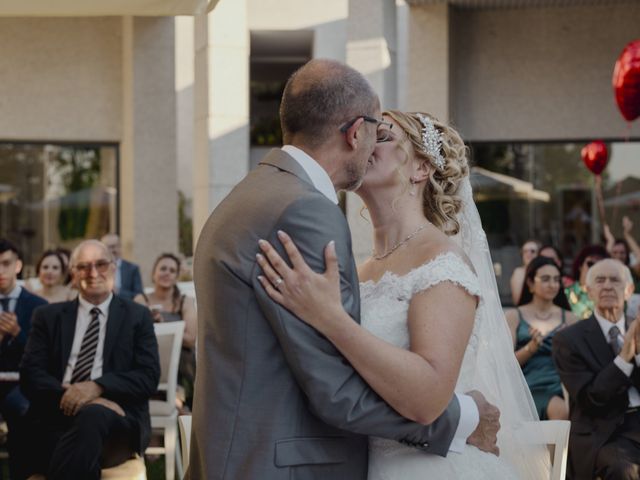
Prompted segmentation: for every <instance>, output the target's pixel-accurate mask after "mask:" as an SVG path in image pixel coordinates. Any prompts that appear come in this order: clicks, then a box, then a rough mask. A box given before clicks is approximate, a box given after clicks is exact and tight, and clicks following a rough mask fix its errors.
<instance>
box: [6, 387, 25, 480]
mask: <svg viewBox="0 0 640 480" xmlns="http://www.w3.org/2000/svg"><path fill="white" fill-rule="evenodd" d="M28 410H29V400H27V399H26V397H25V396H24V395H23V394H22V391H21V390H20V387H19V386H18V382H1V383H0V414H2V418H3V419H4V421H5V422H7V429H8V434H7V451H8V452H9V471H10V473H11V478H24V477H25V472H24V471H23V470H22V465H21V462H20V461H19V458H20V445H22V444H23V443H24V442H23V439H22V436H23V435H25V433H26V422H25V418H26V414H27V411H28Z"/></svg>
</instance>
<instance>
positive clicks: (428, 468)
mask: <svg viewBox="0 0 640 480" xmlns="http://www.w3.org/2000/svg"><path fill="white" fill-rule="evenodd" d="M441 282H452V283H455V284H457V285H459V286H460V287H462V288H464V289H465V290H466V291H467V292H469V293H470V294H471V295H474V296H477V297H479V298H481V289H480V285H479V282H478V278H477V277H476V275H475V274H474V273H473V272H472V270H471V269H470V268H469V266H468V265H467V264H466V263H465V261H464V260H463V259H462V258H460V256H458V255H457V254H455V253H452V252H448V253H443V254H441V255H438V256H437V257H436V258H434V259H433V260H431V261H429V262H428V263H425V264H424V265H422V266H420V267H418V268H416V269H414V270H412V271H410V272H409V273H407V274H405V275H402V276H398V275H395V274H394V273H392V272H386V273H385V274H384V275H383V277H382V278H381V279H380V280H379V281H378V282H372V281H368V282H364V283H361V284H360V295H361V305H362V306H361V321H362V325H363V326H364V327H365V328H366V329H367V330H369V331H370V332H372V333H373V334H374V335H376V336H378V337H380V338H381V339H383V340H385V341H387V342H389V343H392V344H393V345H396V346H398V347H401V348H404V349H408V348H409V342H410V339H409V330H408V325H407V312H408V309H409V303H410V301H411V298H412V297H413V296H414V295H415V294H416V293H419V292H421V291H425V290H427V289H429V288H431V287H433V286H435V285H437V284H439V283H441ZM481 322H482V319H481V318H479V316H478V315H476V321H475V323H474V327H473V330H472V334H471V338H470V340H469V344H468V346H467V349H466V351H465V355H464V359H463V362H462V367H461V370H460V376H459V378H458V382H457V384H456V392H457V393H465V392H468V391H469V390H472V389H473V388H475V387H474V382H473V379H474V376H475V375H476V368H477V365H478V362H477V353H478V333H479V330H480V327H481ZM439 478H442V479H513V478H519V475H518V474H517V473H516V472H515V470H514V469H513V468H512V467H511V465H509V463H508V462H507V461H505V460H504V459H503V458H498V457H496V456H495V455H491V454H488V453H485V452H482V451H480V450H478V449H477V448H476V447H473V446H471V445H466V446H465V450H464V451H463V452H462V453H460V454H456V453H449V455H448V456H447V457H446V458H443V457H439V456H436V455H427V454H425V453H424V452H422V451H420V450H416V449H414V448H411V447H408V446H405V445H402V444H400V443H398V442H395V441H393V440H386V439H382V438H370V439H369V480H414V479H415V480H417V479H439Z"/></svg>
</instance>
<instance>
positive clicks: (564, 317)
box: [506, 257, 576, 420]
mask: <svg viewBox="0 0 640 480" xmlns="http://www.w3.org/2000/svg"><path fill="white" fill-rule="evenodd" d="M561 282H562V275H561V273H560V269H559V268H558V266H557V265H556V263H555V262H554V261H553V259H551V258H547V257H536V258H534V259H533V260H532V261H531V262H530V263H529V265H528V266H527V270H526V273H525V283H524V285H523V287H522V292H521V295H520V303H519V304H518V307H517V308H515V309H513V310H510V311H509V312H507V314H506V317H507V322H508V323H509V327H510V329H511V335H512V336H513V344H514V347H515V352H516V359H517V360H518V363H519V364H520V366H521V367H522V372H523V373H524V377H525V379H526V380H527V385H529V389H530V390H531V394H532V395H533V401H534V402H535V404H536V408H537V410H538V415H539V416H540V419H541V420H545V419H550V420H566V419H568V418H569V411H568V409H567V407H566V404H565V402H564V400H563V394H562V385H561V383H560V377H559V376H558V372H557V371H556V368H555V365H554V363H553V359H552V357H551V345H552V341H553V335H554V334H555V333H556V332H557V331H558V330H559V329H561V328H563V327H565V326H566V325H568V324H571V323H573V322H575V321H576V317H575V316H574V315H573V314H572V313H571V311H570V310H571V309H570V307H569V302H567V297H565V295H564V290H563V289H562V285H561Z"/></svg>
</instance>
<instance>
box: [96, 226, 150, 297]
mask: <svg viewBox="0 0 640 480" xmlns="http://www.w3.org/2000/svg"><path fill="white" fill-rule="evenodd" d="M100 240H101V241H102V243H104V244H105V245H106V246H107V248H108V249H109V251H110V252H111V255H112V256H113V260H114V262H115V264H116V274H115V280H114V292H116V293H117V294H118V295H119V296H121V297H122V298H126V299H129V300H133V298H134V297H135V296H136V295H138V294H139V293H142V292H143V290H144V289H143V287H142V277H141V276H140V267H138V265H136V264H135V263H132V262H127V261H126V260H125V259H124V258H122V244H121V243H120V237H118V235H116V234H115V233H109V234H107V235H104V236H103V237H102V238H101V239H100Z"/></svg>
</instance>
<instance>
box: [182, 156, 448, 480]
mask: <svg viewBox="0 0 640 480" xmlns="http://www.w3.org/2000/svg"><path fill="white" fill-rule="evenodd" d="M278 229H282V230H284V231H285V232H287V233H288V234H289V235H291V236H292V238H293V240H294V241H295V242H296V244H297V246H298V248H299V249H300V251H301V253H302V255H303V256H304V258H305V259H306V261H307V262H308V263H309V265H310V266H311V267H312V268H313V269H314V270H316V271H324V254H323V252H324V247H325V245H326V244H327V243H328V242H329V241H330V240H335V242H336V251H337V254H338V259H339V263H340V277H341V290H342V302H343V305H344V307H345V309H346V311H347V312H349V314H350V315H351V317H353V319H354V321H356V322H359V321H360V296H359V284H358V277H357V273H356V267H355V263H354V260H353V256H352V253H351V234H350V231H349V227H348V224H347V222H346V219H345V217H344V215H343V213H342V212H341V210H340V209H339V208H338V207H337V206H336V205H334V204H333V203H332V202H331V201H329V200H328V199H327V198H326V197H325V196H323V195H322V194H321V193H320V192H318V191H317V190H316V189H315V188H314V187H313V185H312V183H311V181H310V179H309V177H308V176H307V175H306V173H305V172H304V170H303V169H302V167H301V166H300V165H299V164H298V163H297V162H296V161H295V160H294V159H293V158H291V157H290V156H289V155H287V154H286V153H284V152H282V151H281V150H272V151H271V152H270V153H269V154H268V155H267V157H266V158H265V159H264V160H263V161H262V162H261V164H260V165H259V166H258V167H257V168H256V169H255V170H253V171H252V172H250V173H249V174H248V175H247V176H246V177H245V178H244V179H243V180H242V181H241V182H240V183H239V184H238V185H237V186H236V187H235V188H234V189H233V191H232V192H231V193H230V194H229V195H228V196H227V197H226V198H225V199H224V200H223V201H222V202H221V203H220V205H219V206H218V207H217V208H216V209H215V210H214V212H213V213H212V214H211V216H210V217H209V219H208V221H207V223H206V224H205V226H204V228H203V230H202V233H201V234H200V238H199V240H198V245H197V247H196V253H195V258H194V277H195V286H196V295H197V298H198V368H197V372H196V385H195V400H194V408H193V433H192V440H191V457H190V464H189V471H188V472H187V476H186V478H190V479H228V480H243V479H261V480H262V479H283V480H284V479H293V478H295V479H332V480H336V479H349V480H353V479H363V480H364V479H366V478H367V463H368V448H367V436H369V435H372V436H377V437H386V438H391V439H395V440H398V441H401V442H404V443H407V444H410V445H412V446H415V447H416V448H419V449H422V450H424V451H425V453H431V454H436V455H442V456H444V455H446V453H447V451H448V448H449V445H450V444H451V441H452V439H453V435H454V434H455V430H456V428H457V426H458V421H459V418H460V407H459V404H458V403H457V400H456V399H455V397H454V399H453V400H452V401H451V403H450V405H449V407H448V409H447V411H446V412H445V413H444V414H443V415H442V416H441V418H439V419H438V420H437V421H436V422H434V423H433V424H432V425H429V426H424V425H420V424H417V423H413V422H410V421H408V420H406V419H404V418H403V417H401V416H400V415H399V414H398V413H396V412H395V411H394V410H393V409H392V408H391V407H390V406H389V405H387V404H386V403H385V402H384V401H383V400H382V399H381V398H380V397H379V396H378V395H377V394H376V393H375V392H374V391H373V390H371V388H370V387H369V386H368V385H367V384H366V383H365V382H364V380H363V379H362V378H361V377H360V376H359V375H358V373H357V372H356V371H355V370H354V369H353V367H352V366H351V365H350V364H349V363H348V362H347V361H346V360H345V358H344V357H343V356H342V355H341V354H340V352H338V351H337V349H336V348H335V347H334V346H333V345H332V344H331V343H330V342H329V341H328V340H327V339H326V338H325V337H323V336H322V335H320V334H319V333H318V332H317V331H316V330H314V329H313V328H311V327H309V326H308V325H306V324H305V323H304V322H302V321H301V320H299V319H297V318H296V317H295V316H293V315H292V314H291V313H290V312H289V311H287V310H286V309H284V308H282V307H281V306H280V305H278V304H277V303H275V302H273V301H272V300H271V299H270V298H269V297H268V295H267V294H266V292H265V291H264V290H263V288H262V286H261V285H260V283H259V282H258V280H257V276H258V275H259V274H260V269H259V267H258V265H257V263H256V258H255V255H256V253H257V252H258V239H260V238H264V239H267V240H269V241H271V242H272V243H273V244H274V245H275V246H276V247H277V248H278V249H279V251H280V252H281V253H282V248H281V245H280V243H279V242H278V241H276V232H277V230H278Z"/></svg>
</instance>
